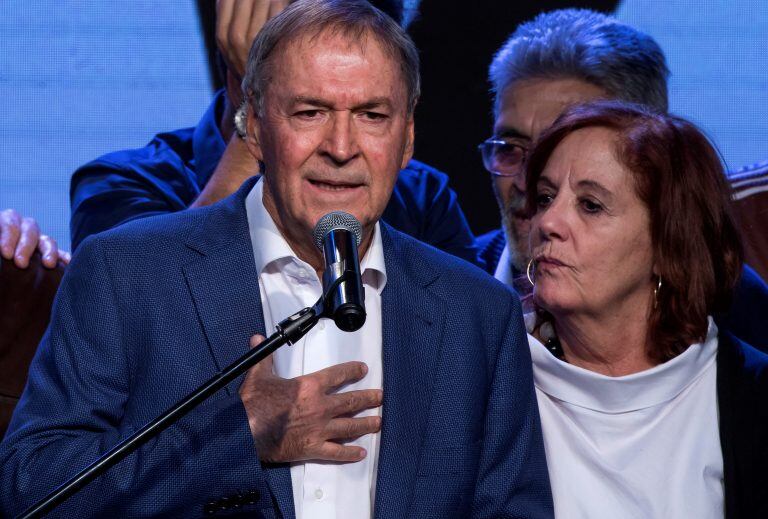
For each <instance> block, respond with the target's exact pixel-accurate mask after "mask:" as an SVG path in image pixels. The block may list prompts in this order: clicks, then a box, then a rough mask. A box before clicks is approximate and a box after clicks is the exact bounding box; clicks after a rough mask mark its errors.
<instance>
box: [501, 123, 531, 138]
mask: <svg viewBox="0 0 768 519" xmlns="http://www.w3.org/2000/svg"><path fill="white" fill-rule="evenodd" d="M494 137H504V138H507V139H520V140H524V141H530V140H531V137H530V136H529V135H526V134H524V133H522V132H521V131H519V130H516V129H514V128H512V127H510V126H502V127H501V128H499V129H498V130H496V132H494Z"/></svg>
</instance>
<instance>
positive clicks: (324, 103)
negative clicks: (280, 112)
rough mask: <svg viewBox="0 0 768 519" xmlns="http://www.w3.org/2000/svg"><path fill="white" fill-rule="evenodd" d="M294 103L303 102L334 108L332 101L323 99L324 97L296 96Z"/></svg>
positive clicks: (302, 103)
mask: <svg viewBox="0 0 768 519" xmlns="http://www.w3.org/2000/svg"><path fill="white" fill-rule="evenodd" d="M293 103H294V104H297V105H299V104H301V105H310V106H320V107H323V108H329V109H330V108H333V107H332V106H331V103H329V102H328V101H323V100H322V99H320V98H318V97H309V96H296V97H294V98H293Z"/></svg>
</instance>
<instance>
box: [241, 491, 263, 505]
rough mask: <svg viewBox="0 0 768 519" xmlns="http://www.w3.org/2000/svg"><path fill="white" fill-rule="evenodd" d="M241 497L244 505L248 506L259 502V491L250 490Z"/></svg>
mask: <svg viewBox="0 0 768 519" xmlns="http://www.w3.org/2000/svg"><path fill="white" fill-rule="evenodd" d="M243 497H244V498H245V499H244V501H245V502H246V503H248V504H249V505H252V504H254V503H256V502H257V501H258V500H259V491H258V490H251V491H249V492H248V493H246V494H245V495H244V496H243Z"/></svg>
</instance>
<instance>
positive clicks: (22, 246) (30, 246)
mask: <svg viewBox="0 0 768 519" xmlns="http://www.w3.org/2000/svg"><path fill="white" fill-rule="evenodd" d="M39 241H40V228H39V227H38V226H37V222H36V221H35V219H34V218H22V220H21V233H20V235H19V242H18V243H17V244H16V251H15V252H14V254H13V262H14V263H15V264H16V266H17V267H19V268H20V269H25V268H27V267H28V266H29V260H30V258H32V254H34V253H35V250H37V243H38V242H39Z"/></svg>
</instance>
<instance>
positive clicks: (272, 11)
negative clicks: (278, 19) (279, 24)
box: [267, 0, 291, 20]
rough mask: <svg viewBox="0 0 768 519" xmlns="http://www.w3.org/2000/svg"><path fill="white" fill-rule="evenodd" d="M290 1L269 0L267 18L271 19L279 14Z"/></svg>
mask: <svg viewBox="0 0 768 519" xmlns="http://www.w3.org/2000/svg"><path fill="white" fill-rule="evenodd" d="M290 3H291V2H290V0H272V1H271V2H269V15H268V18H267V19H268V20H271V19H272V18H274V17H275V16H277V15H278V14H280V13H281V12H282V11H283V9H285V8H286V7H288V4H290Z"/></svg>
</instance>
